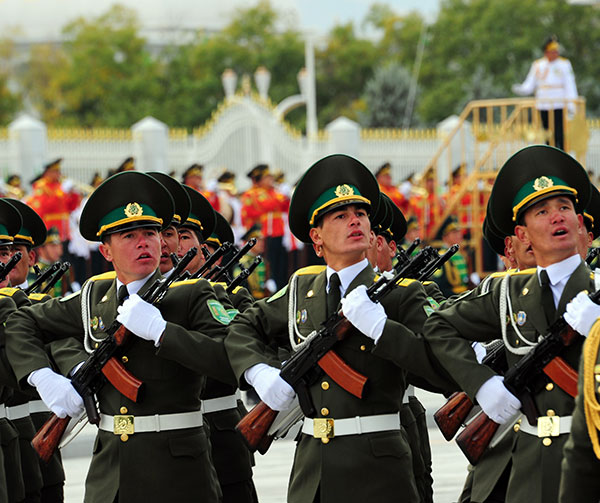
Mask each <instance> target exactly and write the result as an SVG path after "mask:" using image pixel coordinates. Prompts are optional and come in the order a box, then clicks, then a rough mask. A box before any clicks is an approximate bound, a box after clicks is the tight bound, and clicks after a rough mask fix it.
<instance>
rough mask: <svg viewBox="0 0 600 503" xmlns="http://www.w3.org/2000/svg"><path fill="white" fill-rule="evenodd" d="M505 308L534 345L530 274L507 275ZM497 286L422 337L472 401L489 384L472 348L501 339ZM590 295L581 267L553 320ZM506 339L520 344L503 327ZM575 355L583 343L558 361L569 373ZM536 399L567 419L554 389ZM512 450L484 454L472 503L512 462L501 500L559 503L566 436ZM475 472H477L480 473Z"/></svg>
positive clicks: (527, 441) (432, 321)
mask: <svg viewBox="0 0 600 503" xmlns="http://www.w3.org/2000/svg"><path fill="white" fill-rule="evenodd" d="M507 276H508V277H509V287H508V291H509V293H510V301H511V305H512V311H513V316H514V317H515V320H520V321H515V323H516V324H518V328H519V330H520V331H521V334H522V336H523V337H524V338H526V339H527V340H529V341H531V342H535V341H537V339H538V337H539V335H540V334H545V333H546V330H547V323H546V318H545V315H544V310H543V307H542V306H541V302H542V301H541V299H542V296H541V287H540V285H539V281H538V277H537V274H536V271H535V269H528V270H526V271H521V272H512V273H508V274H507ZM501 284H502V281H495V282H493V284H492V285H491V287H490V289H489V291H488V293H485V294H483V295H480V296H477V297H475V296H471V295H468V296H466V297H465V298H464V299H462V300H460V301H458V302H456V303H454V304H453V305H451V306H449V307H448V308H445V309H441V310H439V311H437V312H435V313H433V314H432V315H431V317H430V318H429V319H428V320H427V322H426V323H425V337H426V339H427V340H428V342H429V343H430V345H431V348H432V350H433V352H434V355H435V356H436V357H437V358H438V359H439V361H440V362H441V363H442V364H443V365H444V366H445V368H446V370H447V371H448V372H449V373H450V374H451V375H452V376H453V377H454V379H455V380H456V381H457V382H458V384H459V385H461V387H462V389H464V390H465V391H466V392H467V394H468V395H469V397H470V398H471V399H472V400H474V397H475V395H476V393H477V391H478V390H479V388H480V387H481V385H482V384H483V383H484V382H485V381H487V380H488V379H489V378H491V377H492V376H494V375H495V374H494V372H493V371H492V370H491V369H490V368H489V367H487V366H485V365H480V364H478V363H477V360H476V358H475V353H474V352H473V350H472V348H471V341H480V342H485V341H490V340H493V339H497V338H499V337H501V325H500V315H499V302H500V289H501V288H500V287H501ZM584 289H587V290H590V291H592V290H594V282H593V276H592V274H591V271H590V270H589V269H588V267H587V266H586V265H585V264H584V263H583V262H582V263H581V264H580V265H579V266H578V267H577V269H576V270H575V271H574V272H573V274H572V275H571V277H570V278H569V280H568V282H567V284H566V286H565V289H564V291H563V294H562V297H561V299H560V302H559V305H558V308H557V313H558V314H562V313H563V312H564V310H565V307H566V305H567V303H568V302H569V301H570V300H571V299H572V298H573V297H574V296H575V295H577V293H579V292H580V291H581V290H584ZM504 321H505V323H507V339H508V341H509V342H510V344H511V345H512V346H513V347H519V346H522V345H523V343H522V342H521V341H519V340H518V337H517V335H516V333H515V331H514V330H513V328H512V326H511V324H510V323H509V322H508V319H506V320H504ZM580 355H581V342H580V341H577V342H576V343H575V344H573V345H572V346H570V347H569V348H567V349H566V351H564V352H563V353H562V354H561V356H562V357H563V358H564V359H565V360H566V361H567V363H569V364H570V365H571V366H572V367H574V368H577V366H578V364H579V357H580ZM519 358H520V356H518V355H515V354H513V353H510V352H507V359H508V364H509V366H512V365H514V364H515V363H516V362H517V361H518V359H519ZM540 389H541V390H540V391H539V392H538V393H537V394H536V395H535V396H534V400H535V403H536V406H537V409H538V411H539V412H540V414H541V415H547V411H548V410H551V411H554V413H555V414H556V415H557V416H570V415H571V413H572V410H573V403H574V401H573V398H572V397H571V396H570V395H568V394H567V393H565V392H564V391H562V390H561V389H560V388H559V387H558V386H557V385H552V386H548V388H546V386H545V385H544V383H543V382H542V383H541V387H540ZM507 435H508V436H509V439H510V440H506V441H507V442H511V447H510V448H508V447H506V446H504V447H503V448H499V449H497V452H496V453H492V452H490V453H488V454H486V455H485V456H484V457H483V458H482V459H481V461H480V462H479V463H478V469H477V471H476V472H475V473H474V477H473V489H472V501H484V500H485V498H486V497H487V496H488V495H489V494H490V492H491V490H492V489H493V487H494V485H495V484H496V482H497V481H498V479H499V477H500V475H501V474H502V472H503V471H504V469H505V468H506V466H507V465H508V463H509V462H510V461H511V460H512V469H511V474H510V479H509V483H508V492H507V497H506V500H507V501H510V502H517V503H519V502H524V503H536V502H540V503H542V502H548V501H556V500H557V498H558V484H559V480H560V460H561V458H562V449H563V446H564V444H565V442H566V440H567V435H561V436H559V437H555V438H552V443H551V444H550V445H549V446H544V444H543V443H542V439H541V438H538V437H537V436H532V435H529V434H527V433H524V432H522V431H520V432H514V431H513V430H511V431H510V432H509V433H508V434H507ZM479 465H481V466H479Z"/></svg>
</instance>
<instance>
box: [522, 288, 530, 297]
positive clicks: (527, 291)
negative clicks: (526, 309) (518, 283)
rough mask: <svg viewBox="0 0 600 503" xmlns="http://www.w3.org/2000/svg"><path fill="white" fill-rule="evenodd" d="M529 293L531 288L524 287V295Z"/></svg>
mask: <svg viewBox="0 0 600 503" xmlns="http://www.w3.org/2000/svg"><path fill="white" fill-rule="evenodd" d="M528 293H529V288H527V287H526V288H523V295H527V294H528Z"/></svg>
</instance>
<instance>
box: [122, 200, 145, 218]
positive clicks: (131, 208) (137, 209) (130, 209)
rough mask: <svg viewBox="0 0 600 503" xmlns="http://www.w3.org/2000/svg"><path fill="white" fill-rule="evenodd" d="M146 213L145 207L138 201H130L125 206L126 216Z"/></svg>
mask: <svg viewBox="0 0 600 503" xmlns="http://www.w3.org/2000/svg"><path fill="white" fill-rule="evenodd" d="M142 213H144V209H143V208H142V207H141V206H140V205H139V204H138V203H129V204H128V205H127V206H125V216H126V217H128V218H131V217H138V216H140V215H141V214H142Z"/></svg>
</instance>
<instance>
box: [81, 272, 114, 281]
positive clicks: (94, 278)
mask: <svg viewBox="0 0 600 503" xmlns="http://www.w3.org/2000/svg"><path fill="white" fill-rule="evenodd" d="M116 277H117V273H116V272H115V271H108V272H103V273H102V274H96V276H92V277H91V278H90V279H89V280H88V281H100V280H103V279H115V278H116Z"/></svg>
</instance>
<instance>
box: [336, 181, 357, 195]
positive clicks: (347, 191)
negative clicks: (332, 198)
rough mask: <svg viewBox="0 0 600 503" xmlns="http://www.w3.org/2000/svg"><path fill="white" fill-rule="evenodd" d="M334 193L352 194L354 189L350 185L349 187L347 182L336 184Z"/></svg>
mask: <svg viewBox="0 0 600 503" xmlns="http://www.w3.org/2000/svg"><path fill="white" fill-rule="evenodd" d="M335 195H336V196H337V197H344V196H353V195H354V189H353V188H352V187H350V185H347V184H343V185H338V186H337V187H336V188H335Z"/></svg>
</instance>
